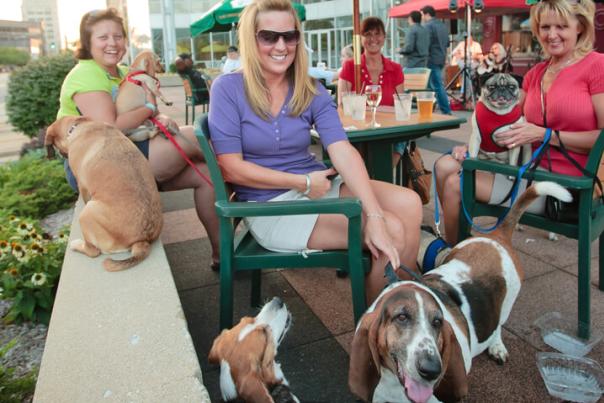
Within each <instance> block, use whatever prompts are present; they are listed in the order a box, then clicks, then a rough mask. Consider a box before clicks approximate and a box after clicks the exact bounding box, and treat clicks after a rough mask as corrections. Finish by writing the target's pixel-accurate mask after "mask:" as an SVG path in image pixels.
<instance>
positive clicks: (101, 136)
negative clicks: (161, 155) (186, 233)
mask: <svg viewBox="0 0 604 403" xmlns="http://www.w3.org/2000/svg"><path fill="white" fill-rule="evenodd" d="M44 145H45V146H46V147H47V150H48V156H49V157H52V156H54V149H53V147H52V146H53V145H54V146H55V147H56V148H57V149H58V150H59V151H60V152H61V154H62V155H64V156H69V166H70V168H71V170H72V171H73V174H74V176H75V177H76V179H77V182H78V187H79V190H80V194H81V195H82V198H83V199H84V202H85V203H86V206H85V207H84V208H83V209H82V213H81V214H80V218H79V219H80V226H81V228H82V235H83V237H84V239H83V240H81V239H77V240H74V241H72V242H71V245H70V247H71V249H73V250H75V251H78V252H81V253H84V254H86V255H87V256H90V257H96V256H98V255H99V254H100V253H117V252H123V251H126V250H131V252H132V256H131V257H129V258H127V259H125V260H114V259H106V260H105V261H103V266H104V267H105V269H106V270H108V271H119V270H124V269H127V268H130V267H132V266H134V265H136V264H138V263H139V262H140V261H142V260H143V259H144V258H146V257H147V256H148V255H149V252H150V250H151V245H150V244H151V243H152V242H153V241H155V240H156V239H157V238H158V237H159V234H160V232H161V228H162V224H163V216H162V207H161V201H160V198H159V193H158V191H157V185H156V183H155V178H154V177H153V173H152V172H151V168H150V167H149V163H148V161H147V160H146V159H145V157H144V156H143V155H142V153H141V152H140V151H139V150H138V149H137V148H136V146H135V145H134V144H133V143H132V142H131V141H130V140H128V139H127V138H126V137H125V136H124V135H123V134H122V132H120V131H119V130H118V129H117V128H115V127H113V126H111V125H108V124H105V123H101V122H94V121H92V120H90V119H88V118H84V117H79V116H68V117H63V118H61V119H59V120H57V121H56V122H54V123H53V124H52V125H51V126H50V127H49V128H48V130H47V131H46V139H45V141H44Z"/></svg>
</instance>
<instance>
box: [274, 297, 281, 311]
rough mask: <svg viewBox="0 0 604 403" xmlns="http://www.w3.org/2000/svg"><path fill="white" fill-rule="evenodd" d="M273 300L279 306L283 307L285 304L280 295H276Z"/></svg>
mask: <svg viewBox="0 0 604 403" xmlns="http://www.w3.org/2000/svg"><path fill="white" fill-rule="evenodd" d="M273 302H274V304H275V305H277V307H278V308H281V307H282V306H283V301H282V300H281V298H279V297H274V298H273Z"/></svg>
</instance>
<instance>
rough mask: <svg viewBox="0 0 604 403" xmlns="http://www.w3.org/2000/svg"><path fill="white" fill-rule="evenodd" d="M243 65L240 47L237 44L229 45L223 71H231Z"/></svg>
mask: <svg viewBox="0 0 604 403" xmlns="http://www.w3.org/2000/svg"><path fill="white" fill-rule="evenodd" d="M240 66H241V62H240V61H239V49H237V46H229V48H228V49H227V57H226V60H225V61H224V65H223V66H222V72H223V73H230V72H231V71H235V70H237V69H238V68H239V67H240Z"/></svg>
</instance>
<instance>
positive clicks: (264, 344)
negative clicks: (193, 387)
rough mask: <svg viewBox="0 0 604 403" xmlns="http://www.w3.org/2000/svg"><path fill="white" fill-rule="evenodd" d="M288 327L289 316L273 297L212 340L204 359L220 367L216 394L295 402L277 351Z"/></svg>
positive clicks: (273, 402)
mask: <svg viewBox="0 0 604 403" xmlns="http://www.w3.org/2000/svg"><path fill="white" fill-rule="evenodd" d="M290 325H291V314H290V313H289V311H288V310H287V306H286V305H285V304H284V303H283V301H281V299H279V298H277V297H275V298H273V299H272V300H271V301H270V302H269V303H267V304H266V305H264V307H262V310H261V311H260V313H259V314H258V315H257V316H256V317H254V318H252V317H249V316H248V317H244V318H242V319H241V321H240V322H239V324H237V325H236V326H235V327H233V328H232V329H229V330H223V331H222V333H220V335H219V336H218V337H217V338H216V339H215V340H214V344H213V345H212V349H211V350H210V355H209V357H208V360H209V361H210V363H212V364H219V365H220V391H221V393H222V398H223V400H225V401H229V400H234V399H237V398H240V399H243V400H244V401H246V402H253V403H281V402H282V403H286V402H288V403H295V402H297V403H299V401H298V399H297V398H296V397H295V396H294V395H293V394H291V392H290V391H289V388H288V386H289V384H288V382H287V379H285V376H284V375H283V372H282V371H281V365H280V364H279V363H278V362H276V361H275V357H276V355H277V348H278V347H279V344H280V343H281V341H282V340H283V338H284V337H285V333H287V331H288V330H289V327H290Z"/></svg>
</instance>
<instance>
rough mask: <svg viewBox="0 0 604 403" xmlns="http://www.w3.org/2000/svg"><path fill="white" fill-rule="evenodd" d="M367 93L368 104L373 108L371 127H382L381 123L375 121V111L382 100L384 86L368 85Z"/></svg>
mask: <svg viewBox="0 0 604 403" xmlns="http://www.w3.org/2000/svg"><path fill="white" fill-rule="evenodd" d="M365 95H366V96H367V106H369V107H370V108H371V124H370V126H369V127H380V124H379V123H377V122H376V121H375V111H376V110H377V107H378V105H379V104H380V101H381V100H382V86H381V85H367V86H366V87H365Z"/></svg>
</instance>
